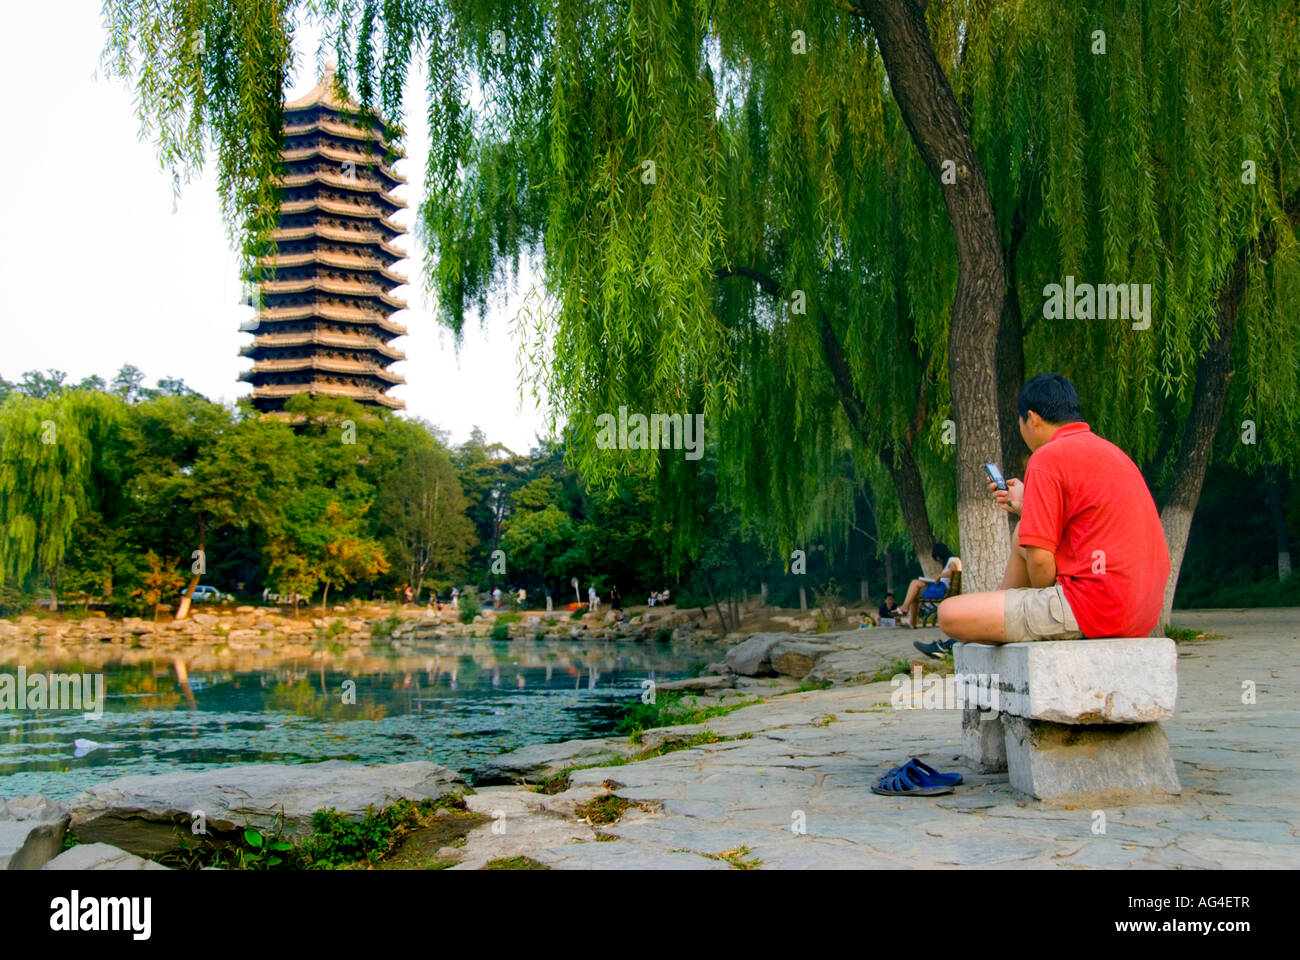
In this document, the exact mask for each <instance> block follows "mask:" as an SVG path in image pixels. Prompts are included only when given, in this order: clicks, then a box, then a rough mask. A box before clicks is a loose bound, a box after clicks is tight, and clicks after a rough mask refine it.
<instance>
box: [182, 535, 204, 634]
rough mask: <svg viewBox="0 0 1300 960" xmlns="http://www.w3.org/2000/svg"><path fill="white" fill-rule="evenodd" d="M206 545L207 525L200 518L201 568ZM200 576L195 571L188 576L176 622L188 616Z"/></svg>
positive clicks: (198, 572) (200, 574) (199, 573)
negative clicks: (188, 579) (188, 580)
mask: <svg viewBox="0 0 1300 960" xmlns="http://www.w3.org/2000/svg"><path fill="white" fill-rule="evenodd" d="M207 544H208V524H207V521H206V520H205V519H204V518H203V517H200V518H199V558H200V567H201V568H202V567H203V566H206V563H207V556H208V554H207V550H206V548H207ZM202 576H203V574H202V573H201V572H200V571H199V570H195V571H194V572H193V573H192V574H191V575H190V582H189V584H188V585H187V586H186V587H185V595H184V596H182V597H181V602H180V606H178V607H177V608H176V619H177V620H184V619H185V618H186V617H188V616H189V615H190V605H191V604H192V603H193V602H194V588H195V587H197V586H198V585H199V578H200V577H202Z"/></svg>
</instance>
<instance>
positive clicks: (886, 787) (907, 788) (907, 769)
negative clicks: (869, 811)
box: [871, 762, 953, 797]
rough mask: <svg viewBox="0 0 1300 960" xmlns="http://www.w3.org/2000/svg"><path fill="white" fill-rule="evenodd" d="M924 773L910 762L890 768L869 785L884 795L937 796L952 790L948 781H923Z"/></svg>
mask: <svg viewBox="0 0 1300 960" xmlns="http://www.w3.org/2000/svg"><path fill="white" fill-rule="evenodd" d="M923 776H924V775H923V774H922V773H921V772H920V771H919V770H917V769H916V768H915V767H913V766H912V765H911V763H910V762H908V763H907V764H904V765H903V766H901V767H896V768H895V769H893V770H890V771H889V772H888V773H887V774H885V775H884V776H883V777H881V778H880V779H879V780H877V781H876V782H875V783H874V784H872V786H871V792H872V793H878V794H880V795H881V796H884V797H903V796H907V797H937V796H940V795H942V794H945V793H952V792H953V789H952V788H953V785H952V783H950V782H945V783H939V782H936V781H931V782H928V783H927V782H923V780H922V777H923Z"/></svg>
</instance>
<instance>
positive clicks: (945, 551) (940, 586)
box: [895, 541, 961, 627]
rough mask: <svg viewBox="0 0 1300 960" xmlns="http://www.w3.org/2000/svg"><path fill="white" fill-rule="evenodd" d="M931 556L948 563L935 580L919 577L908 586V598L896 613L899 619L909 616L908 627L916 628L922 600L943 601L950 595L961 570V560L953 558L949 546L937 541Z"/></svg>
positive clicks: (932, 548) (931, 549) (931, 550)
mask: <svg viewBox="0 0 1300 960" xmlns="http://www.w3.org/2000/svg"><path fill="white" fill-rule="evenodd" d="M930 556H932V557H934V559H935V560H938V561H939V562H940V563H943V562H944V558H945V557H947V558H948V562H947V563H944V567H943V571H942V572H941V573H940V574H939V576H937V577H935V578H930V577H917V578H916V579H915V580H913V581H912V582H911V583H910V584H908V586H907V597H906V598H905V599H904V600H903V603H902V605H901V606H900V607H899V608H898V609H897V610H896V611H895V614H896V615H897V616H899V617H903V616H904V615H906V616H907V625H908V626H909V627H915V626H916V617H917V613H918V612H919V611H920V609H921V601H922V600H942V599H943V598H944V597H945V596H946V595H947V593H948V587H949V585H950V584H951V583H952V575H953V574H954V573H956V572H957V571H958V570H960V569H961V560H960V559H959V558H958V557H954V556H952V550H951V549H950V548H949V546H948V544H946V543H943V542H941V541H936V542H935V545H934V546H933V547H931V548H930Z"/></svg>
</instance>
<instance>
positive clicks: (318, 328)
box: [239, 65, 407, 414]
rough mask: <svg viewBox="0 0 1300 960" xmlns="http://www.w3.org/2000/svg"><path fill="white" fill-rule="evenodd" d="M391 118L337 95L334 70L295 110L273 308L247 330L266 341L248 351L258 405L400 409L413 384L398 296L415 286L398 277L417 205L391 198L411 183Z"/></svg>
mask: <svg viewBox="0 0 1300 960" xmlns="http://www.w3.org/2000/svg"><path fill="white" fill-rule="evenodd" d="M386 133H387V131H386V128H385V127H384V124H383V123H382V121H380V122H376V123H366V122H364V121H363V120H362V119H361V108H360V105H359V104H357V103H355V102H353V101H350V100H349V101H343V100H340V99H339V98H338V97H337V96H336V95H335V93H334V69H333V67H332V65H331V66H330V67H327V68H326V72H325V78H324V79H323V80H321V82H320V83H319V84H318V85H317V86H316V87H315V89H313V90H312V91H311V92H310V93H309V94H307V95H306V96H305V97H302V98H301V99H299V100H295V101H293V102H292V103H289V104H286V105H285V128H284V141H285V143H284V166H285V173H284V178H283V180H282V184H283V187H284V199H283V201H282V202H281V205H280V222H279V225H278V228H277V229H276V231H275V242H276V247H277V250H276V254H275V255H274V256H270V257H264V258H263V259H262V261H261V262H262V265H263V266H264V267H270V268H271V270H272V272H270V273H268V275H267V278H266V280H265V281H264V282H263V283H262V285H261V301H262V302H261V309H260V310H259V312H258V315H257V317H256V318H255V319H253V320H251V321H249V322H248V323H245V324H243V325H242V326H241V327H240V329H241V330H244V331H248V332H251V333H254V334H256V336H255V339H254V340H253V342H252V343H251V344H249V345H248V346H246V347H244V348H243V349H241V350H240V351H239V352H240V354H241V355H242V356H247V357H251V358H252V359H253V361H254V363H253V369H251V370H249V371H247V372H246V373H244V374H242V375H241V376H240V379H241V380H247V381H248V382H250V383H252V384H253V403H254V405H255V406H257V408H258V409H260V410H262V411H264V412H268V413H272V414H274V413H275V412H277V411H280V410H281V409H282V408H283V406H284V402H285V400H287V399H288V398H289V397H291V396H293V395H294V394H297V393H304V392H305V393H311V394H318V395H324V396H331V397H350V398H352V399H353V400H357V401H360V402H362V403H368V404H377V405H380V406H384V407H389V408H391V409H397V410H400V409H402V408H403V407H405V404H404V403H403V402H402V401H401V400H398V399H396V398H394V397H390V396H388V395H387V390H388V388H389V387H391V386H393V385H394V384H398V383H405V382H406V381H405V379H404V378H403V377H402V376H401V375H400V374H396V373H390V372H389V370H388V366H389V364H391V363H393V362H394V361H396V360H404V359H406V357H405V354H403V353H402V352H401V351H400V350H396V349H394V348H393V347H391V346H389V342H390V341H391V340H393V339H394V338H395V337H399V336H401V335H402V334H404V333H406V328H405V327H402V326H400V325H399V324H396V323H393V322H392V321H391V320H390V319H389V318H390V317H391V316H392V314H394V313H395V312H397V311H398V310H404V309H406V302H405V301H404V300H400V299H398V298H396V297H393V296H392V295H391V291H392V290H393V289H394V288H395V287H398V286H401V285H402V284H404V283H406V282H407V279H406V277H404V276H403V275H401V274H399V273H393V272H392V270H391V269H390V268H391V267H392V266H393V264H395V263H396V262H397V261H398V260H402V259H404V258H405V256H406V254H405V253H404V252H403V251H401V250H399V249H398V248H396V247H394V246H393V245H392V241H393V240H394V239H395V238H396V237H398V236H401V235H402V234H404V233H406V229H405V228H404V227H401V226H398V225H397V224H396V223H393V221H392V220H390V219H389V217H390V216H392V214H393V213H394V211H396V210H398V209H400V208H403V207H405V206H406V202H405V201H403V200H399V199H397V198H395V197H392V196H390V195H389V193H388V191H389V190H391V189H393V187H395V186H397V185H398V184H402V183H405V182H406V178H405V177H403V176H402V175H401V174H398V173H394V172H393V171H392V169H391V168H390V166H389V162H388V160H389V153H388V151H389V145H388V142H387V139H386Z"/></svg>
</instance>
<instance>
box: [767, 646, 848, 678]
mask: <svg viewBox="0 0 1300 960" xmlns="http://www.w3.org/2000/svg"><path fill="white" fill-rule="evenodd" d="M834 649H835V648H834V647H833V646H832V645H831V644H830V643H827V642H825V641H822V642H818V641H815V640H807V639H800V640H790V639H786V640H782V641H781V642H780V643H778V644H776V645H775V646H773V647H772V650H771V653H770V654H769V656H770V657H771V659H772V669H773V670H775V671H776V672H777V673H779V674H781V675H783V676H787V677H794V678H795V679H800V678H802V677H806V676H807V675H808V673H809V672H810V671H811V670H812V668H813V667H815V666H816V665H817V661H818V660H820V659H821V658H822V657H824V656H826V655H827V654H828V653H831V652H833V651H834Z"/></svg>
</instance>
